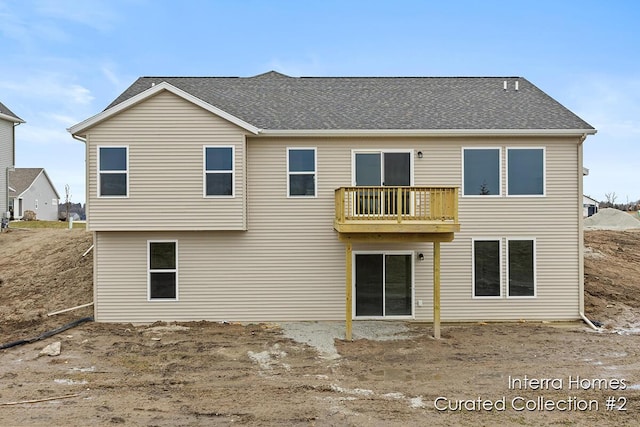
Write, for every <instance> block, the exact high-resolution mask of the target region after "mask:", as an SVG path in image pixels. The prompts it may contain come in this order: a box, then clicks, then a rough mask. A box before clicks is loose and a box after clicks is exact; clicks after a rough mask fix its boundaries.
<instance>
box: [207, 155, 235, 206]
mask: <svg viewBox="0 0 640 427" xmlns="http://www.w3.org/2000/svg"><path fill="white" fill-rule="evenodd" d="M234 186H235V185H234V149H233V147H204V195H205V197H211V196H213V197H216V196H222V197H233V195H234V191H233V189H234Z"/></svg>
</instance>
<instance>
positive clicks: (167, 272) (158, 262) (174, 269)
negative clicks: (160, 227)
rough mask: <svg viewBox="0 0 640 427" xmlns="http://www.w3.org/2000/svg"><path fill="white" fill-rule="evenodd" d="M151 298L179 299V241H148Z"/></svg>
mask: <svg viewBox="0 0 640 427" xmlns="http://www.w3.org/2000/svg"><path fill="white" fill-rule="evenodd" d="M148 253H149V260H148V276H149V300H177V299H178V242H177V241H149V242H148Z"/></svg>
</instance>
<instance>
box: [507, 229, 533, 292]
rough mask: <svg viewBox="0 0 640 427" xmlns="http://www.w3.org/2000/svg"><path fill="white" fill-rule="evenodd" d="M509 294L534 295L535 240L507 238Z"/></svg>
mask: <svg viewBox="0 0 640 427" xmlns="http://www.w3.org/2000/svg"><path fill="white" fill-rule="evenodd" d="M507 247H508V249H507V252H508V263H507V266H508V269H509V270H508V271H509V275H508V276H509V296H510V297H534V296H536V286H535V282H536V277H535V276H536V275H535V241H534V240H530V239H507Z"/></svg>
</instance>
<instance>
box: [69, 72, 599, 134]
mask: <svg viewBox="0 0 640 427" xmlns="http://www.w3.org/2000/svg"><path fill="white" fill-rule="evenodd" d="M505 82H506V83H505ZM505 84H506V87H507V89H506V90H505V89H504V88H505ZM516 84H517V90H516ZM154 85H155V86H154ZM158 86H161V87H163V88H166V89H167V90H171V91H172V92H174V93H177V94H182V96H183V97H185V99H190V100H191V101H192V102H196V103H197V102H199V103H201V104H202V105H204V106H207V105H208V106H209V108H212V109H214V112H216V113H219V112H224V113H226V114H227V115H228V116H229V117H231V118H234V119H235V120H237V121H238V122H239V123H243V124H246V125H248V126H251V129H252V130H253V131H255V132H253V133H265V134H267V133H278V132H279V133H285V134H286V133H291V134H294V133H304V132H309V131H317V132H319V133H331V132H343V133H344V132H354V133H358V132H361V133H362V132H366V131H372V133H373V132H375V133H387V132H388V133H394V132H401V133H402V132H404V133H409V132H411V131H417V130H420V131H430V132H432V133H438V132H439V133H447V132H451V133H465V132H466V133H491V132H495V131H496V130H502V131H505V132H511V133H540V132H541V131H542V132H546V133H559V134H563V133H573V134H583V133H589V134H590V133H595V129H594V128H593V127H592V126H591V125H589V124H588V123H586V122H585V121H583V120H582V119H580V118H579V117H578V116H576V115H575V114H574V113H572V112H571V111H569V110H568V109H567V108H565V107H564V106H562V105H561V104H560V103H558V102H557V101H555V100H554V99H553V98H551V97H550V96H548V95H547V94H546V93H544V92H543V91H541V90H540V89H538V88H537V87H536V86H535V85H533V84H531V83H530V82H529V81H528V80H526V79H524V78H521V77H288V76H285V75H284V74H280V73H277V72H273V71H272V72H268V73H264V74H260V75H258V76H254V77H141V78H139V79H138V80H136V81H135V82H134V83H133V84H132V85H131V86H130V87H129V88H128V89H127V90H126V91H125V92H123V93H122V94H121V95H120V96H119V97H118V98H117V99H116V100H115V101H113V102H112V103H111V104H110V105H109V106H108V107H107V109H105V110H104V111H103V112H102V113H100V114H99V115H98V116H100V115H105V116H104V117H106V116H107V115H109V114H111V113H113V112H116V111H119V109H122V108H123V106H125V107H126V106H128V105H130V104H131V103H133V102H136V100H138V101H139V100H141V98H139V97H141V96H142V97H144V96H145V95H144V94H148V95H149V94H151V91H154V90H157V89H156V88H157V87H158ZM185 94H186V95H188V96H189V98H187V96H185ZM95 117H97V116H95ZM89 120H91V119H89ZM85 122H86V121H85ZM85 122H83V123H85ZM83 123H81V124H78V125H76V126H74V127H73V128H71V129H70V131H71V132H72V133H74V134H76V133H77V132H78V129H82V128H85V129H86V128H87V126H86V125H89V123H85V125H84V126H81V125H83ZM242 127H244V128H245V129H247V127H246V126H242ZM74 130H75V131H74Z"/></svg>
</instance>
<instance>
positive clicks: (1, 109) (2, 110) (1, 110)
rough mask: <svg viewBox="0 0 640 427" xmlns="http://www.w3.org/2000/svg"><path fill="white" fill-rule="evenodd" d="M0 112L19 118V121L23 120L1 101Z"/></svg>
mask: <svg viewBox="0 0 640 427" xmlns="http://www.w3.org/2000/svg"><path fill="white" fill-rule="evenodd" d="M0 114H4V115H5V116H11V117H13V118H15V119H17V120H18V121H22V119H21V118H20V117H18V116H16V115H15V114H14V113H13V111H11V110H10V109H8V108H7V106H6V105H4V104H3V103H2V102H0Z"/></svg>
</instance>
